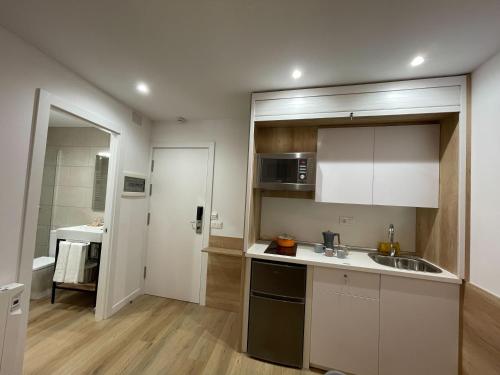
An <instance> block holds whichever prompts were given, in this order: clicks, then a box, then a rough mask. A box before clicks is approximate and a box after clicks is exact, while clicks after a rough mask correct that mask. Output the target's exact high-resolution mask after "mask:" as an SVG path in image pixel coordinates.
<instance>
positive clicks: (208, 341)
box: [24, 292, 317, 375]
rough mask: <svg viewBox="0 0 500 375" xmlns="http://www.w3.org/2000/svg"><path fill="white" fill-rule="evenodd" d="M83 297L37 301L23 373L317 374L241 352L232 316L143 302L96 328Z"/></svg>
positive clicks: (163, 301) (156, 301)
mask: <svg viewBox="0 0 500 375" xmlns="http://www.w3.org/2000/svg"><path fill="white" fill-rule="evenodd" d="M63 293H64V294H63ZM81 296H82V295H81V294H77V293H72V292H61V293H60V297H59V296H58V303H56V304H54V305H51V304H50V302H49V300H48V299H43V300H39V301H33V302H32V304H31V308H30V316H29V325H28V340H27V347H26V353H25V359H24V373H25V374H37V375H44V374H50V375H55V374H64V375H70V374H71V375H78V374H207V375H208V374H210V375H212V374H213V375H228V374H231V375H240V374H241V375H257V374H265V375H294V374H295V375H299V374H313V372H310V371H301V370H296V369H291V368H287V367H281V366H277V365H273V364H270V363H265V362H261V361H257V360H255V359H252V358H249V357H248V356H246V355H244V354H241V353H239V352H237V351H236V344H237V341H238V330H239V323H238V315H237V314H235V313H231V312H227V311H222V310H216V309H211V308H208V307H201V306H198V305H195V304H191V303H186V302H180V301H175V300H169V299H164V298H159V297H152V296H142V297H139V298H138V299H136V300H135V301H134V303H132V304H131V305H128V306H126V307H125V308H123V309H122V310H121V311H120V312H118V313H117V314H116V315H114V316H113V317H112V318H110V319H108V320H105V321H101V322H96V321H95V320H94V317H93V313H92V310H91V309H90V308H89V306H90V303H91V300H90V299H87V300H86V299H85V298H82V297H81ZM75 302H76V303H78V304H74V303H75ZM316 374H317V373H316Z"/></svg>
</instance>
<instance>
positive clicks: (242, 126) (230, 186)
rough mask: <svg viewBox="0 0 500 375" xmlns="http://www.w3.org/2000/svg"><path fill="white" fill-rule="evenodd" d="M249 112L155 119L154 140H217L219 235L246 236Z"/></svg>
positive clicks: (216, 232) (215, 197)
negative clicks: (177, 119)
mask: <svg viewBox="0 0 500 375" xmlns="http://www.w3.org/2000/svg"><path fill="white" fill-rule="evenodd" d="M248 134H249V116H248V115H247V116H246V117H245V114H243V115H242V116H241V118H238V119H222V120H196V121H189V119H188V121H187V122H186V123H183V124H182V123H177V122H166V123H155V124H154V126H153V132H152V141H153V142H160V141H164V142H169V143H175V142H180V143H189V142H215V167H214V190H213V200H212V206H213V209H214V210H216V211H217V212H218V213H219V220H220V221H222V222H223V228H222V229H212V230H211V233H212V234H213V235H216V236H227V237H243V223H244V213H245V189H246V173H247V154H248Z"/></svg>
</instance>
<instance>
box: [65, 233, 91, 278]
mask: <svg viewBox="0 0 500 375" xmlns="http://www.w3.org/2000/svg"><path fill="white" fill-rule="evenodd" d="M87 247H88V244H86V243H79V242H72V243H71V247H70V249H69V255H68V264H67V266H66V274H65V275H64V282H65V283H73V284H76V283H78V282H80V280H81V281H83V276H84V271H85V261H86V259H87Z"/></svg>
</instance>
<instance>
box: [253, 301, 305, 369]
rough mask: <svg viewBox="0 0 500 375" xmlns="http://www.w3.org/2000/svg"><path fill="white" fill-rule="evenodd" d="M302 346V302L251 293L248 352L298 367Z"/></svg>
mask: <svg viewBox="0 0 500 375" xmlns="http://www.w3.org/2000/svg"><path fill="white" fill-rule="evenodd" d="M303 349H304V303H300V302H291V301H283V300H279V299H273V298H269V297H264V296H256V295H251V296H250V311H249V320H248V347H247V351H248V354H249V355H251V356H253V357H255V358H259V359H263V360H266V361H270V362H275V363H279V364H282V365H286V366H293V367H299V368H301V367H302V353H303Z"/></svg>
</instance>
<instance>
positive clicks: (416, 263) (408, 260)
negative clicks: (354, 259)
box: [368, 254, 442, 273]
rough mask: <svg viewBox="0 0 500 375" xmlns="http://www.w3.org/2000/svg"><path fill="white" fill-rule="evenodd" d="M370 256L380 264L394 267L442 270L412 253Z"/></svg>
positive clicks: (434, 271) (410, 269)
mask: <svg viewBox="0 0 500 375" xmlns="http://www.w3.org/2000/svg"><path fill="white" fill-rule="evenodd" d="M368 256H369V257H370V258H372V260H373V261H374V262H376V263H378V264H381V265H383V266H388V267H392V268H398V269H401V270H409V271H420V272H431V273H440V272H442V271H441V270H440V269H439V268H437V267H436V266H433V265H432V264H430V263H428V262H426V261H425V260H423V259H420V258H418V257H414V256H410V255H408V256H397V257H391V256H388V255H382V254H368Z"/></svg>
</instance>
